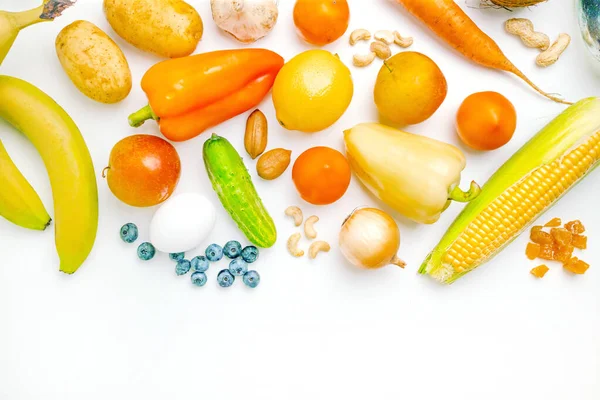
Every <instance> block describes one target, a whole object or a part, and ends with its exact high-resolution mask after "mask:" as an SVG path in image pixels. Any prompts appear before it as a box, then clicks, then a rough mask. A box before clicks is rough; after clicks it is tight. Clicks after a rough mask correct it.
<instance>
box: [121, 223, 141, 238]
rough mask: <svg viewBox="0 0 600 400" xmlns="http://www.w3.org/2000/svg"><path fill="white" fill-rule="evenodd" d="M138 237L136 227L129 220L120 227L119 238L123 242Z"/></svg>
mask: <svg viewBox="0 0 600 400" xmlns="http://www.w3.org/2000/svg"><path fill="white" fill-rule="evenodd" d="M137 238H138V228H137V226H135V224H132V223H131V222H130V223H128V224H125V225H123V226H122V227H121V239H123V241H124V242H125V243H133V242H135V241H136V240H137Z"/></svg>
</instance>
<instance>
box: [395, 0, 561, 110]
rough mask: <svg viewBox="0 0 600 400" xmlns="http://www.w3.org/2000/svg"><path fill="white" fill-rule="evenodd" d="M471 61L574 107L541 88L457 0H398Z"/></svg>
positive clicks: (551, 98)
mask: <svg viewBox="0 0 600 400" xmlns="http://www.w3.org/2000/svg"><path fill="white" fill-rule="evenodd" d="M396 1H397V2H398V3H400V4H402V5H403V6H404V8H406V9H407V10H408V11H409V12H410V13H411V14H413V15H414V16H415V17H417V18H418V19H420V20H421V22H423V23H424V24H425V25H427V26H428V27H429V28H430V29H431V30H432V31H433V32H435V34H436V35H437V36H439V37H440V38H441V39H443V40H444V41H446V43H448V44H449V45H450V46H452V47H454V49H456V50H458V51H459V52H460V53H462V54H463V55H464V56H465V57H467V58H468V59H470V60H472V61H474V62H476V63H478V64H480V65H483V66H485V67H488V68H493V69H498V70H502V71H506V72H510V73H513V74H515V75H516V76H518V77H519V78H521V79H523V80H524V81H525V82H527V84H529V86H531V87H532V88H533V89H535V90H536V91H537V92H538V93H540V94H541V95H543V96H545V97H547V98H548V99H550V100H554V101H556V102H557V103H563V104H572V103H569V102H567V101H565V100H562V99H560V98H558V97H555V96H552V95H551V94H548V93H546V92H544V91H543V90H542V89H540V88H539V87H537V86H536V85H535V84H534V83H533V82H531V81H530V80H529V78H527V77H526V76H525V74H523V73H522V72H521V71H520V70H519V69H518V68H517V67H515V65H514V64H513V63H512V62H510V60H509V59H508V58H507V57H506V56H505V55H504V53H503V52H502V50H501V49H500V47H499V46H498V44H496V42H494V40H493V39H492V38H490V37H489V36H488V35H486V34H485V33H484V32H483V31H482V30H481V29H479V27H478V26H477V24H475V22H473V20H472V19H471V18H469V16H468V15H467V14H465V12H464V11H463V10H462V9H461V8H460V7H459V6H458V5H457V4H456V3H455V2H454V0H396Z"/></svg>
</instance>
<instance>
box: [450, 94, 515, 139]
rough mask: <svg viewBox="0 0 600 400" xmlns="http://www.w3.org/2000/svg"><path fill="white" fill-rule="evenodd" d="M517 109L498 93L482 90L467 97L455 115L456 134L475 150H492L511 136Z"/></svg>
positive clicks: (513, 131) (513, 130)
mask: <svg viewBox="0 0 600 400" xmlns="http://www.w3.org/2000/svg"><path fill="white" fill-rule="evenodd" d="M516 128H517V112H516V110H515V107H514V106H513V105H512V103H511V102H510V101H509V100H508V99H507V98H506V97H504V96H502V95H501V94H500V93H496V92H481V93H474V94H472V95H470V96H469V97H467V98H466V99H465V100H464V101H463V103H462V104H461V106H460V108H459V109H458V113H457V114H456V129H457V131H458V136H459V137H460V138H461V140H462V141H463V142H464V143H465V144H466V145H467V146H469V147H471V148H473V149H475V150H495V149H497V148H500V147H502V146H504V145H505V144H506V143H508V142H509V141H510V139H512V137H513V134H514V133H515V129H516Z"/></svg>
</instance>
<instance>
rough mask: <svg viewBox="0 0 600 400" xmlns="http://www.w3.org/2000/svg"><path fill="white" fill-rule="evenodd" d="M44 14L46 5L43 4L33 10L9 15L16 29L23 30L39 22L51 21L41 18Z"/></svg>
mask: <svg viewBox="0 0 600 400" xmlns="http://www.w3.org/2000/svg"><path fill="white" fill-rule="evenodd" d="M43 12H44V5H43V4H42V5H41V6H39V7H36V8H32V9H31V10H27V11H20V12H13V13H8V14H9V15H10V16H11V18H12V20H13V22H14V26H15V28H17V29H18V30H21V29H23V28H26V27H28V26H30V25H33V24H37V23H38V22H45V21H51V20H48V19H42V18H40V15H42V13H43Z"/></svg>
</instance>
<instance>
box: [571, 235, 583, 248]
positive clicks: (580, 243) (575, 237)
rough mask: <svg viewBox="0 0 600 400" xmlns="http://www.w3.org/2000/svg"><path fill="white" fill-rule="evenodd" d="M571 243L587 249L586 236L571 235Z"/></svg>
mask: <svg viewBox="0 0 600 400" xmlns="http://www.w3.org/2000/svg"><path fill="white" fill-rule="evenodd" d="M571 244H572V245H573V246H575V247H576V248H578V249H581V250H585V249H587V236H583V235H573V241H571Z"/></svg>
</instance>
